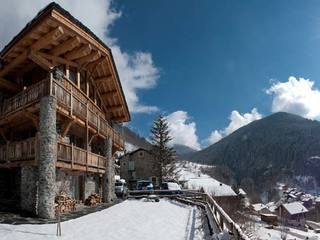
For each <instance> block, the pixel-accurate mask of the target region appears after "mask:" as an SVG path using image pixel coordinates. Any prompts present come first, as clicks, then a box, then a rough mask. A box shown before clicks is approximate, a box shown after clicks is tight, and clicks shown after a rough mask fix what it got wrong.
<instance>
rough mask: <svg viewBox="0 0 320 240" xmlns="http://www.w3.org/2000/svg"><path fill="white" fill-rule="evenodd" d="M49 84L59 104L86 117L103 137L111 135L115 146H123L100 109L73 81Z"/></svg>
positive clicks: (122, 141) (83, 117) (90, 124)
mask: <svg viewBox="0 0 320 240" xmlns="http://www.w3.org/2000/svg"><path fill="white" fill-rule="evenodd" d="M51 85H52V91H51V94H52V95H53V96H55V97H56V98H57V101H58V103H59V104H60V105H62V106H65V107H66V109H68V110H69V111H71V114H72V115H74V116H77V117H78V118H80V119H81V120H83V121H86V119H88V124H89V126H90V127H92V128H93V129H95V130H96V131H97V132H98V133H99V134H100V135H102V136H104V137H107V136H110V137H112V139H113V142H114V144H115V145H116V146H117V147H120V148H122V147H124V140H123V138H122V137H121V135H120V134H119V133H118V132H116V131H115V130H114V129H113V128H112V127H111V126H110V125H109V123H108V122H107V121H106V120H105V119H104V117H103V113H102V111H101V110H100V109H99V108H98V107H97V106H96V105H95V104H94V103H93V102H92V101H91V100H90V99H89V98H88V97H87V96H86V95H85V94H84V93H83V92H82V91H81V90H79V89H78V88H77V87H76V86H74V84H73V83H71V82H69V81H68V80H66V79H64V80H63V81H58V80H52V84H51Z"/></svg>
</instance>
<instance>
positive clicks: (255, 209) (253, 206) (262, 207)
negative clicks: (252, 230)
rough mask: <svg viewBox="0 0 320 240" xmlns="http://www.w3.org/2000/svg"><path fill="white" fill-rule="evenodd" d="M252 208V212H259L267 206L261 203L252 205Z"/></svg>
mask: <svg viewBox="0 0 320 240" xmlns="http://www.w3.org/2000/svg"><path fill="white" fill-rule="evenodd" d="M252 208H253V210H254V211H256V212H259V211H261V210H262V209H265V208H267V206H266V205H264V204H263V203H256V204H252Z"/></svg>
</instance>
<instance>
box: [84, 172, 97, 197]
mask: <svg viewBox="0 0 320 240" xmlns="http://www.w3.org/2000/svg"><path fill="white" fill-rule="evenodd" d="M92 193H99V176H98V175H97V174H87V177H86V181H85V198H87V197H89V196H90V195H91V194H92Z"/></svg>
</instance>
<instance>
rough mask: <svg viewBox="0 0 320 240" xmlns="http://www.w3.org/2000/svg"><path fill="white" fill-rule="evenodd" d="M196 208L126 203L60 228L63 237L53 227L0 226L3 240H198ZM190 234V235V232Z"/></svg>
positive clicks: (164, 201) (169, 204)
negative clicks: (188, 238)
mask: <svg viewBox="0 0 320 240" xmlns="http://www.w3.org/2000/svg"><path fill="white" fill-rule="evenodd" d="M195 212H197V209H196V208H193V207H189V206H184V205H181V204H178V203H176V202H172V201H169V200H163V199H161V201H160V202H158V203H157V202H145V201H142V200H140V201H138V200H127V201H124V202H122V203H120V204H117V205H115V206H113V207H110V208H108V209H105V210H102V211H99V212H95V213H92V214H89V215H86V216H83V217H80V218H77V219H74V220H70V221H66V222H63V223H62V224H61V227H62V237H59V238H58V237H56V236H55V233H56V224H43V225H31V224H25V225H8V224H0V236H1V237H0V238H1V239H2V240H14V239H24V240H31V239H32V240H37V239H49V240H50V239H61V240H69V239H94V240H100V239H101V240H102V239H104V240H105V239H113V240H122V239H131V240H138V239H139V240H140V239H155V240H158V239H159V240H160V239H171V240H176V239H177V240H178V239H179V240H180V239H186V237H187V236H194V239H197V236H196V233H197V231H195V226H196V225H199V222H198V223H197V221H196V220H195V218H196V214H195ZM190 231H192V232H190Z"/></svg>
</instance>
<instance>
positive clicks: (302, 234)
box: [253, 224, 320, 240]
mask: <svg viewBox="0 0 320 240" xmlns="http://www.w3.org/2000/svg"><path fill="white" fill-rule="evenodd" d="M265 226H266V225H265V224H257V225H256V229H255V231H254V233H253V236H254V239H260V240H264V239H268V240H269V239H270V240H279V239H281V236H282V234H284V235H285V236H286V239H296V240H300V239H301V240H305V239H307V237H308V239H309V240H320V234H316V233H314V232H313V231H309V232H306V231H302V230H298V229H294V228H287V230H286V231H284V230H283V228H281V227H274V229H267V228H265ZM282 232H286V233H282Z"/></svg>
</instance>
